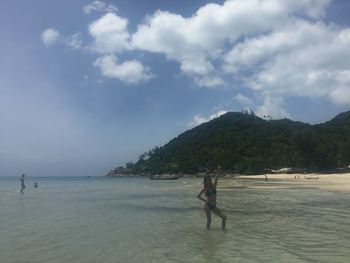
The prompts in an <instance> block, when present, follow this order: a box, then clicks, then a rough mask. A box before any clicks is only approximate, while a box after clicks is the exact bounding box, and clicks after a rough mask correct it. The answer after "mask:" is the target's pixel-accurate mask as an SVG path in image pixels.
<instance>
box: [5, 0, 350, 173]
mask: <svg viewBox="0 0 350 263" xmlns="http://www.w3.org/2000/svg"><path fill="white" fill-rule="evenodd" d="M349 13H350V1H346V0H333V1H332V0H299V1H294V0H283V1H280V0H227V1H218V0H216V1H215V0H214V1H204V0H191V1H185V0H177V1H172V0H147V1H136V0H114V1H102V0H100V1H99V0H97V1H87V0H86V1H85V0H74V1H71V0H59V1H47V0H32V1H19V0H2V1H1V2H0V34H1V41H0V55H1V59H0V121H1V129H0V176H20V175H21V174H23V173H25V174H26V175H27V176H98V175H103V174H105V173H106V172H107V171H108V170H110V169H112V168H114V167H117V166H120V165H125V163H126V162H128V161H134V162H135V161H137V159H138V156H139V155H140V154H142V153H143V152H146V151H148V150H150V149H152V148H153V147H155V146H161V145H164V144H165V143H167V142H168V141H169V140H170V139H172V138H173V137H175V136H178V135H179V134H181V133H182V132H184V131H186V130H188V129H191V128H193V127H195V126H197V125H199V124H201V123H203V122H206V121H208V120H210V119H212V118H215V117H218V116H220V115H221V114H224V113H226V112H228V111H242V110H245V109H252V110H253V111H254V112H255V113H256V114H257V115H258V116H260V117H264V116H267V115H270V116H272V117H273V118H274V119H280V118H290V119H292V120H297V121H303V122H308V123H321V122H325V121H327V120H330V119H331V118H333V117H334V116H336V115H337V114H338V113H340V112H344V111H347V110H349V109H350V17H349V15H348V14H349Z"/></svg>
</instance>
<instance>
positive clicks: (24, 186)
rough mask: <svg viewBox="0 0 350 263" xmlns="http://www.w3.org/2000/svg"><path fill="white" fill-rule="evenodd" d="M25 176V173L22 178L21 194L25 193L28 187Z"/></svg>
mask: <svg viewBox="0 0 350 263" xmlns="http://www.w3.org/2000/svg"><path fill="white" fill-rule="evenodd" d="M24 177H25V175H24V174H22V178H21V194H23V193H24V189H26V185H25V184H24Z"/></svg>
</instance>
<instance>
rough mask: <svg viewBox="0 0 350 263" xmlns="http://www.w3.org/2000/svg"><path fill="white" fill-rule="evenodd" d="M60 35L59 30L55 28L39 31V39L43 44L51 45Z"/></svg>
mask: <svg viewBox="0 0 350 263" xmlns="http://www.w3.org/2000/svg"><path fill="white" fill-rule="evenodd" d="M59 36H60V32H58V31H57V30H56V29H53V28H48V29H46V30H44V31H43V32H42V33H41V41H42V42H43V43H44V45H45V46H47V47H48V46H51V45H53V44H55V43H56V42H57V40H58V38H59Z"/></svg>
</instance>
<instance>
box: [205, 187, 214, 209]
mask: <svg viewBox="0 0 350 263" xmlns="http://www.w3.org/2000/svg"><path fill="white" fill-rule="evenodd" d="M205 195H206V196H207V197H209V196H211V195H216V189H213V191H205ZM207 205H208V207H209V209H210V210H213V209H214V208H216V205H213V204H210V203H209V202H207Z"/></svg>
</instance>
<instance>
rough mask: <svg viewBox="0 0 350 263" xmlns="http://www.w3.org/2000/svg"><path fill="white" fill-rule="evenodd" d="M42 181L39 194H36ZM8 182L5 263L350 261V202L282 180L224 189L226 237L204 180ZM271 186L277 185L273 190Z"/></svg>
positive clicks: (0, 225) (3, 208)
mask: <svg viewBox="0 0 350 263" xmlns="http://www.w3.org/2000/svg"><path fill="white" fill-rule="evenodd" d="M34 182H37V183H38V185H39V188H37V189H34V188H33V185H34ZM25 184H26V189H25V192H24V193H23V194H21V193H20V191H19V189H20V181H19V178H6V177H1V178H0V262H1V263H41V262H42V263H63V262H64V263H66V262H68V263H75V262H77V263H78V262H79V263H109V262H111V263H115V262H121V263H127V262H132V263H139V262H140V263H141V262H145V263H151V262H157V263H158V262H161V263H167V262H169V263H170V262H193V263H196V262H198V263H199V262H200V263H203V262H218V263H220V262H229V263H232V262H247V263H248V262H279V263H281V262H288V263H290V262H292V263H293V262H315V263H316V262H317V263H322V262H325V263H336V262H344V263H345V262H346V263H348V262H350V194H346V193H338V192H331V191H325V190H320V189H316V188H312V187H300V186H298V185H295V184H293V183H288V182H282V181H278V180H275V181H269V182H265V181H263V180H261V181H260V180H237V181H235V182H233V183H231V185H232V186H231V187H226V188H225V187H224V185H225V182H224V181H221V182H220V185H221V186H223V187H222V188H218V197H217V199H218V200H217V201H218V203H217V205H218V207H219V208H220V209H222V210H223V211H224V213H225V214H226V216H227V229H226V231H222V230H221V222H220V219H219V218H217V217H215V216H214V215H213V222H212V228H211V230H209V231H208V230H207V229H206V217H205V213H204V211H203V204H202V203H201V201H200V200H198V199H197V198H196V195H197V193H198V192H199V191H200V189H201V187H202V186H201V180H200V179H196V178H181V179H179V180H174V181H162V180H149V179H148V178H142V177H136V178H87V177H74V178H73V177H51V178H43V177H42V178H34V177H32V178H31V177H28V178H26V179H25ZM270 186H273V187H270Z"/></svg>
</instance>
